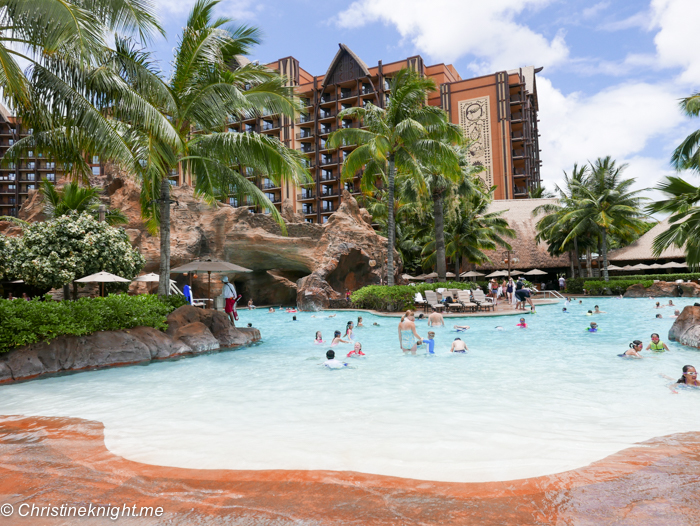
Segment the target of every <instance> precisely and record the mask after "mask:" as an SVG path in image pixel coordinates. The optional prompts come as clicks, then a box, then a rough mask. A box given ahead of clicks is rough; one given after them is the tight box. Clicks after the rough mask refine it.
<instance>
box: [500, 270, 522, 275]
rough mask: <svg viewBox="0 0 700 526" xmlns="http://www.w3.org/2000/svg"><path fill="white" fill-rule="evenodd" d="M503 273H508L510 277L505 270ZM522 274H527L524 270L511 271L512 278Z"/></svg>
mask: <svg viewBox="0 0 700 526" xmlns="http://www.w3.org/2000/svg"><path fill="white" fill-rule="evenodd" d="M503 272H505V273H506V276H507V275H508V272H507V271H505V270H504V271H503ZM520 274H525V273H524V272H523V271H522V270H511V271H510V275H511V276H519V275H520Z"/></svg>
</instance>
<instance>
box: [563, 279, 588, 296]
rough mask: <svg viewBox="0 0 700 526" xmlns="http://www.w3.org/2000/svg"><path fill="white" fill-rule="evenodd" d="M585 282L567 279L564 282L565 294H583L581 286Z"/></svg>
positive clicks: (583, 280)
mask: <svg viewBox="0 0 700 526" xmlns="http://www.w3.org/2000/svg"><path fill="white" fill-rule="evenodd" d="M585 282H586V280H585V278H569V279H567V280H566V293H567V294H583V284H584V283H585Z"/></svg>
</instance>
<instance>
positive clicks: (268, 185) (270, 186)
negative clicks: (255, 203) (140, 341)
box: [260, 181, 281, 190]
mask: <svg viewBox="0 0 700 526" xmlns="http://www.w3.org/2000/svg"><path fill="white" fill-rule="evenodd" d="M260 187H261V188H262V189H263V190H279V189H280V188H281V187H280V185H278V184H277V183H273V182H272V181H263V182H262V183H261V184H260Z"/></svg>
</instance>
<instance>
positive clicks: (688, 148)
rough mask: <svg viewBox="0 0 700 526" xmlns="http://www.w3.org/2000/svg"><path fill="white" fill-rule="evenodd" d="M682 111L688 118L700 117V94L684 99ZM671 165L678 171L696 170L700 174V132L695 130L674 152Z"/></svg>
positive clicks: (681, 103) (681, 104)
mask: <svg viewBox="0 0 700 526" xmlns="http://www.w3.org/2000/svg"><path fill="white" fill-rule="evenodd" d="M680 106H681V111H682V112H683V113H685V114H686V115H687V116H688V117H697V116H698V115H700V93H695V94H693V95H691V96H690V97H686V98H685V99H682V100H681V102H680ZM671 164H672V165H673V167H674V168H675V169H676V170H678V171H681V170H694V171H696V172H700V130H695V131H694V132H693V133H691V134H690V135H688V136H687V137H686V138H685V139H684V140H683V142H682V143H681V144H680V145H679V146H678V147H677V148H676V149H675V150H674V152H673V155H672V156H671Z"/></svg>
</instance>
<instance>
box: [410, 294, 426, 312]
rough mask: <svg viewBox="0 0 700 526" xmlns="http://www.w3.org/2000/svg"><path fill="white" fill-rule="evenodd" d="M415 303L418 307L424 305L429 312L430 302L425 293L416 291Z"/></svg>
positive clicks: (424, 308)
mask: <svg viewBox="0 0 700 526" xmlns="http://www.w3.org/2000/svg"><path fill="white" fill-rule="evenodd" d="M413 303H415V304H416V307H422V308H423V310H424V311H425V312H428V302H427V301H426V300H425V299H424V298H423V295H422V294H421V293H420V292H416V296H415V299H414V300H413Z"/></svg>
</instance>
